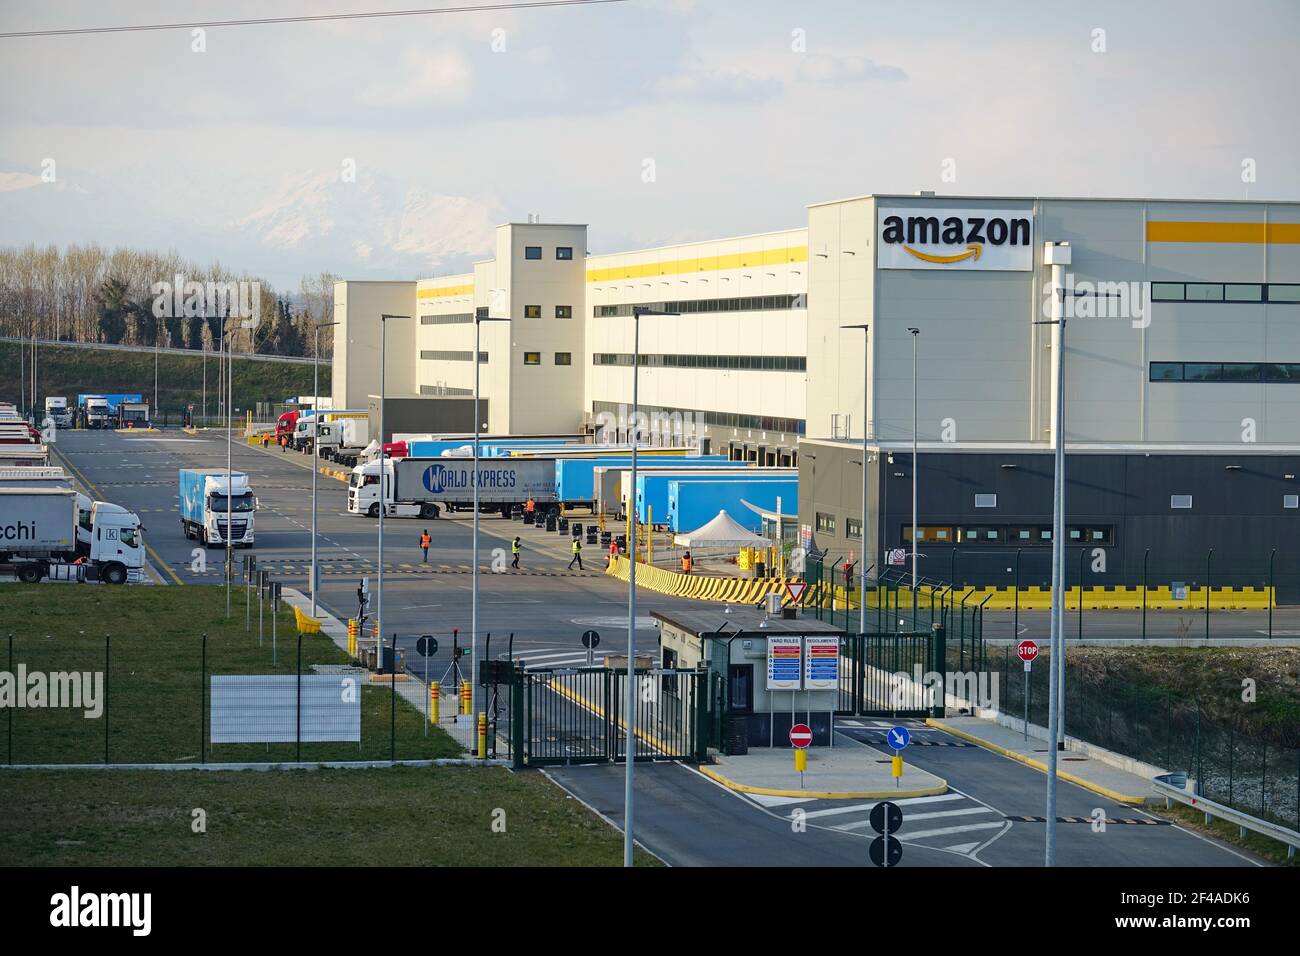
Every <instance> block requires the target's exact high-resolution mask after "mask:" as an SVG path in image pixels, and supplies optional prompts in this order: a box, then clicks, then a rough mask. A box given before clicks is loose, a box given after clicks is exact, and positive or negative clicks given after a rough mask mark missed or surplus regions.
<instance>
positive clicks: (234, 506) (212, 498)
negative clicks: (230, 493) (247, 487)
mask: <svg viewBox="0 0 1300 956" xmlns="http://www.w3.org/2000/svg"><path fill="white" fill-rule="evenodd" d="M208 510H209V511H212V512H214V513H217V514H221V513H224V512H225V511H226V510H227V506H226V496H225V495H208ZM229 510H230V511H233V512H240V511H252V510H253V496H252V495H235V496H234V497H233V498H232V499H230V506H229Z"/></svg>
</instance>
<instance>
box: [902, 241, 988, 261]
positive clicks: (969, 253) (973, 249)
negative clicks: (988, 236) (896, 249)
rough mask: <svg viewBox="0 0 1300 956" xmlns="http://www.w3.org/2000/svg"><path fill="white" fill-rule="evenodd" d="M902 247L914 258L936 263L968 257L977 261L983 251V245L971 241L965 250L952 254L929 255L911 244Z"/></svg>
mask: <svg viewBox="0 0 1300 956" xmlns="http://www.w3.org/2000/svg"><path fill="white" fill-rule="evenodd" d="M903 248H904V249H906V250H907V252H908V253H909V254H910V255H913V256H916V258H918V259H920V260H922V261H923V262H938V263H949V262H961V261H962V260H963V259H970V258H974V259H976V260H977V261H978V259H979V257H980V253H981V252H983V251H984V247H983V246H982V245H980V244H979V243H978V242H972V243H971V244H970V245H969V246H967V247H966V251H965V252H959V253H957V254H956V255H952V256H935V255H931V254H930V253H928V252H918V251H917V250H915V249H913V248H912V247H911V246H903Z"/></svg>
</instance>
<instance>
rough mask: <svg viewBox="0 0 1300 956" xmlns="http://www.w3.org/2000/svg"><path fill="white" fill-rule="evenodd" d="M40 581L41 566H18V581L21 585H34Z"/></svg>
mask: <svg viewBox="0 0 1300 956" xmlns="http://www.w3.org/2000/svg"><path fill="white" fill-rule="evenodd" d="M40 579H41V566H40V565H39V564H20V565H18V580H19V581H22V582H23V584H36V583H37V582H38V581H40Z"/></svg>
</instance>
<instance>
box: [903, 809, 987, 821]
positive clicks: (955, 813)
mask: <svg viewBox="0 0 1300 956" xmlns="http://www.w3.org/2000/svg"><path fill="white" fill-rule="evenodd" d="M992 812H993V811H992V810H990V809H989V808H988V807H963V808H962V809H960V810H936V811H935V812H934V813H913V814H910V815H909V816H908V817H907V819H909V820H930V819H932V818H934V817H968V816H970V815H971V814H972V813H992Z"/></svg>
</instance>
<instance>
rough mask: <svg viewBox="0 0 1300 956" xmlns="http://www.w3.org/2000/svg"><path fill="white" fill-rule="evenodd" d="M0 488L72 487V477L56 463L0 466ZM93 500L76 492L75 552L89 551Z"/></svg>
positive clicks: (83, 552) (84, 553)
mask: <svg viewBox="0 0 1300 956" xmlns="http://www.w3.org/2000/svg"><path fill="white" fill-rule="evenodd" d="M0 488H61V489H64V490H67V489H70V488H72V478H71V477H70V476H69V475H68V473H67V472H66V471H64V470H63V469H62V468H59V467H58V466H57V465H47V466H43V467H42V466H31V465H29V466H25V467H24V466H5V467H3V468H0ZM92 505H94V502H93V501H91V500H90V498H88V497H87V496H86V495H83V494H81V492H77V515H78V518H77V553H78V554H82V555H86V554H89V553H90V509H91V506H92Z"/></svg>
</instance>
